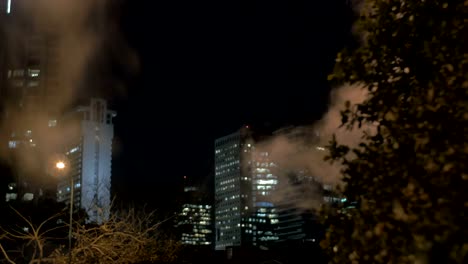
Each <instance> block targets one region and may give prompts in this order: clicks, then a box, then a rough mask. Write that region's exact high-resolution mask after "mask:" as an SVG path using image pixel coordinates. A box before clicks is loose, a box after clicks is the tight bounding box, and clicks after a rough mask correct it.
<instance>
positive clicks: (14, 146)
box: [8, 140, 16, 148]
mask: <svg viewBox="0 0 468 264" xmlns="http://www.w3.org/2000/svg"><path fill="white" fill-rule="evenodd" d="M8 147H9V148H16V141H14V140H10V141H9V142H8Z"/></svg>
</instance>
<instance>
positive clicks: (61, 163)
mask: <svg viewBox="0 0 468 264" xmlns="http://www.w3.org/2000/svg"><path fill="white" fill-rule="evenodd" d="M55 167H56V168H57V169H58V170H59V171H60V172H64V171H65V168H66V164H65V162H64V161H62V160H59V161H57V162H56V163H55ZM68 176H69V177H70V223H69V229H68V263H72V254H71V249H72V224H73V198H74V197H73V196H74V194H73V189H74V188H73V187H74V186H73V177H72V176H71V175H68Z"/></svg>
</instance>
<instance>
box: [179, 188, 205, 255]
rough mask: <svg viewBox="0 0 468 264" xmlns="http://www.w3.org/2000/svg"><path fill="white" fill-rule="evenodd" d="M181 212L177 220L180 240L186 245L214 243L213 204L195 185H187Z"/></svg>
mask: <svg viewBox="0 0 468 264" xmlns="http://www.w3.org/2000/svg"><path fill="white" fill-rule="evenodd" d="M183 199H184V201H183V204H182V209H181V212H180V213H179V215H178V217H177V220H176V228H177V230H178V233H179V235H180V241H181V243H182V244H185V245H193V246H211V245H212V244H213V219H212V210H213V208H212V205H211V204H210V203H209V201H208V199H207V197H206V194H204V193H202V192H201V191H200V190H199V188H197V187H195V186H185V187H184V195H183Z"/></svg>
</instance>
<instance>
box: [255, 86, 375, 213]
mask: <svg viewBox="0 0 468 264" xmlns="http://www.w3.org/2000/svg"><path fill="white" fill-rule="evenodd" d="M367 94H368V93H367V89H365V88H364V87H363V86H362V85H343V86H340V87H337V88H335V89H333V90H332V92H331V94H330V104H329V108H328V110H327V112H326V113H325V114H324V115H323V117H322V118H321V119H320V120H319V121H318V122H316V123H315V124H312V125H310V126H308V127H298V128H295V129H294V128H293V129H292V130H290V131H288V132H287V133H281V134H280V135H277V136H273V137H272V138H271V139H270V140H267V141H264V142H261V143H260V144H259V145H258V149H260V150H262V149H265V150H268V151H269V152H270V158H271V160H273V161H274V162H275V163H277V164H278V166H279V168H280V170H277V171H275V173H276V174H277V175H278V177H279V182H280V187H279V188H278V190H277V191H276V192H275V193H274V196H275V197H274V199H275V200H277V201H284V200H287V199H291V197H290V195H291V193H294V192H301V193H303V194H307V197H304V196H303V199H301V200H300V204H298V206H299V207H302V208H305V209H310V208H317V206H318V205H320V203H321V201H322V195H321V194H320V192H319V189H318V188H317V187H316V186H313V185H310V186H309V187H307V186H306V185H307V184H308V183H303V184H302V185H297V184H291V183H290V178H289V176H290V172H292V171H298V170H302V171H306V174H307V175H311V176H313V177H315V178H316V180H317V181H318V182H320V183H323V184H326V185H330V186H335V187H336V186H338V185H340V184H342V181H341V179H342V176H341V173H340V171H341V170H342V166H341V164H339V163H336V162H334V163H330V162H329V161H325V160H324V158H325V156H326V155H327V154H328V153H327V151H326V149H325V147H326V146H327V145H328V144H329V142H330V140H331V138H332V136H333V135H335V136H336V139H337V141H338V143H341V144H345V145H348V146H350V147H356V146H357V145H358V144H359V142H361V141H362V136H363V131H364V130H369V129H372V128H371V127H363V128H360V129H358V128H357V127H356V128H354V129H353V130H347V129H346V128H345V127H341V113H340V112H341V111H342V110H344V108H345V102H346V101H349V102H350V103H351V107H353V106H355V105H356V104H359V103H362V102H363V101H364V100H365V99H366V98H367ZM304 131H306V133H304ZM294 135H300V136H299V137H298V136H294Z"/></svg>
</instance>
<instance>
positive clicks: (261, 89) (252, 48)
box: [114, 1, 351, 200]
mask: <svg viewBox="0 0 468 264" xmlns="http://www.w3.org/2000/svg"><path fill="white" fill-rule="evenodd" d="M239 3H243V5H240V4H239ZM210 4H212V6H210ZM237 4H239V5H237ZM309 12H310V13H309ZM122 13H123V14H122V21H123V22H122V25H123V27H122V28H123V33H124V36H126V37H127V39H128V41H129V46H130V47H131V48H132V49H134V51H135V52H136V53H137V54H138V57H139V58H140V66H139V67H140V71H139V72H138V74H137V75H136V77H134V78H133V79H131V83H130V85H129V87H128V90H127V91H126V92H127V94H126V96H124V97H123V98H121V99H120V100H116V101H117V102H116V104H117V107H114V108H115V109H116V110H117V111H118V112H119V116H118V117H117V118H116V121H115V126H116V144H117V148H120V149H121V151H120V152H117V153H116V159H117V160H121V161H123V163H120V162H118V161H117V164H118V165H117V167H116V170H117V171H116V174H117V175H116V174H114V175H115V177H114V179H115V182H116V183H117V184H118V185H119V186H123V187H125V188H122V189H121V192H120V193H121V195H126V194H125V192H126V191H127V190H130V189H134V190H135V191H131V194H130V193H128V195H129V196H132V195H135V196H141V194H142V193H152V192H151V188H152V187H149V186H153V188H157V189H159V190H160V191H161V192H162V193H163V192H164V190H165V189H166V187H167V186H177V185H179V186H180V183H181V181H182V177H183V176H184V175H187V176H189V177H194V178H197V179H199V180H200V181H202V182H203V180H205V181H212V180H213V176H214V175H213V170H214V161H213V157H212V156H213V153H214V146H213V142H214V139H216V138H218V137H220V136H223V135H226V134H229V133H232V132H233V131H235V130H237V129H238V128H239V127H241V126H242V125H246V124H248V125H251V126H252V127H254V128H256V129H262V130H275V129H277V128H279V127H282V126H286V125H311V124H312V123H313V122H315V121H317V120H318V119H320V118H321V116H322V114H323V113H324V112H325V111H326V109H327V105H328V103H329V100H330V94H329V93H330V90H331V87H330V86H329V84H328V82H327V74H328V73H329V72H330V71H331V69H332V66H333V64H334V59H335V56H336V52H337V51H339V50H340V49H341V48H342V47H344V46H345V45H350V43H351V42H350V36H351V31H350V28H351V27H350V25H351V15H350V14H351V9H350V7H349V6H347V5H346V3H345V1H332V2H327V3H320V4H313V5H312V4H308V3H307V2H306V1H299V2H297V3H295V4H292V3H291V4H287V5H282V4H281V3H280V2H279V1H270V2H269V3H266V2H262V1H253V2H252V4H251V5H249V4H246V2H238V3H237V2H236V3H234V2H233V3H231V4H228V3H214V2H213V3H212V2H210V3H205V4H202V3H198V4H195V3H184V5H182V6H179V5H176V4H171V3H154V2H151V3H149V2H144V3H142V4H141V5H134V4H132V3H131V2H127V3H126V5H125V6H124V9H123V11H122ZM311 14H313V15H311ZM326 21H333V23H332V22H326ZM322 22H323V23H322ZM146 24H151V25H153V27H152V29H151V32H152V33H151V36H149V35H148V34H149V33H148V31H147V30H143V28H145V27H144V25H146ZM318 25H320V26H318ZM175 32H177V33H175ZM129 122H133V123H134V124H135V126H136V127H137V129H135V130H134V131H131V129H128V126H126V124H128V123H129ZM140 133H141V135H143V134H147V133H151V136H149V138H148V139H147V140H144V142H145V143H144V144H141V143H138V141H139V140H136V138H139V139H140V137H139V135H140ZM130 153H140V154H139V155H138V158H133V157H132V156H135V155H134V154H130ZM149 164H151V168H153V166H157V168H156V169H155V170H152V171H153V172H152V173H148V169H147V166H148V165H149ZM131 174H134V175H131ZM148 174H151V176H144V175H148ZM130 178H131V179H132V180H133V179H137V178H138V179H141V181H130V180H129V179H130ZM141 182H144V183H145V184H140V183H141ZM144 186H148V188H147V189H146V191H143V189H141V188H144ZM164 186H166V187H164ZM160 187H162V188H160ZM152 195H154V194H153V193H152ZM142 199H143V200H144V198H141V199H140V200H142ZM155 199H156V198H155Z"/></svg>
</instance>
